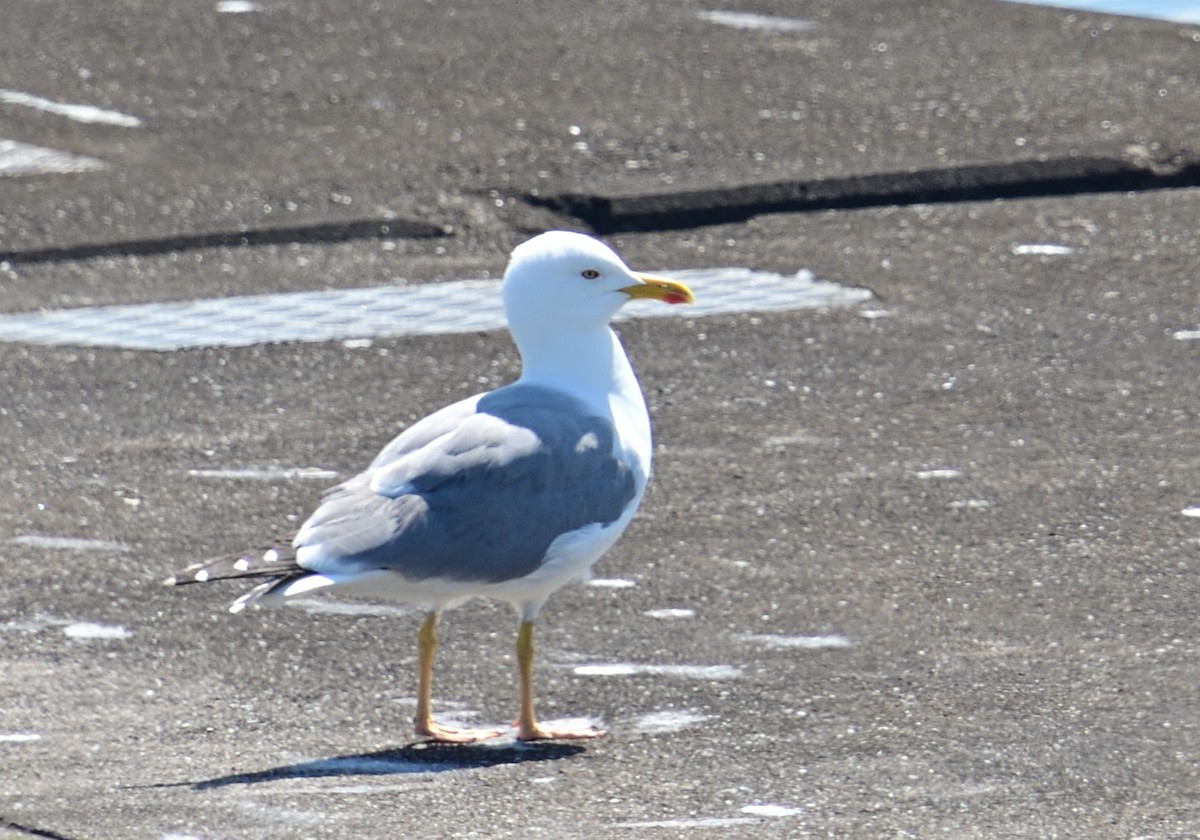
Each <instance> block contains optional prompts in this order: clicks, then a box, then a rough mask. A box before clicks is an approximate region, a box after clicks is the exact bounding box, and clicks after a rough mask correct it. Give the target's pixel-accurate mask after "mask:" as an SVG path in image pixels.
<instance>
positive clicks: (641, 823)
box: [611, 817, 758, 828]
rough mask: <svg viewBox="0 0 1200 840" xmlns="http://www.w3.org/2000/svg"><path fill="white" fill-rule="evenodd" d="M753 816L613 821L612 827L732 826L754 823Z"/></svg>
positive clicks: (755, 822) (755, 821)
mask: <svg viewBox="0 0 1200 840" xmlns="http://www.w3.org/2000/svg"><path fill="white" fill-rule="evenodd" d="M757 823H758V820H756V819H754V818H753V817H692V818H687V819H676V820H637V821H634V822H619V823H611V827H612V828H730V827H732V826H735V825H754V824H757Z"/></svg>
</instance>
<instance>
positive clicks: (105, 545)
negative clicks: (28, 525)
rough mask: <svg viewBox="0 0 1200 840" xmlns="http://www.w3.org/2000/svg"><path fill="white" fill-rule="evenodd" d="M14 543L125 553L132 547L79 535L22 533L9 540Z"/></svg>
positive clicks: (65, 549) (72, 549)
mask: <svg viewBox="0 0 1200 840" xmlns="http://www.w3.org/2000/svg"><path fill="white" fill-rule="evenodd" d="M9 542H10V543H12V544H13V545H26V546H29V547H30V548H48V549H55V550H59V551H108V552H115V553H117V554H124V553H126V552H129V551H131V550H132V549H131V548H130V547H129V546H127V545H125V544H124V543H119V542H113V541H111V540H90V539H82V538H79V537H51V536H46V535H44V534H22V535H20V536H16V537H13V538H12V539H10V540H9Z"/></svg>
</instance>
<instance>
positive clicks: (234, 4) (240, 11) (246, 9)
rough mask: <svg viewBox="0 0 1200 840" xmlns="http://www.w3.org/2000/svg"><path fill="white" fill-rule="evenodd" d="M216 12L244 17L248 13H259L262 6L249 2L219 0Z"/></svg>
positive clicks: (243, 0)
mask: <svg viewBox="0 0 1200 840" xmlns="http://www.w3.org/2000/svg"><path fill="white" fill-rule="evenodd" d="M217 11H218V12H220V13H221V14H224V15H244V14H249V13H250V12H261V11H262V6H260V5H258V4H257V3H252V2H250V0H221V2H219V3H217Z"/></svg>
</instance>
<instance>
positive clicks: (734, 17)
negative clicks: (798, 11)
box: [696, 11, 817, 32]
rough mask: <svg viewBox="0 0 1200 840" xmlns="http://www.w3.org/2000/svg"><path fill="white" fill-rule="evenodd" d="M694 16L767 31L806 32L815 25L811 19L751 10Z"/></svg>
mask: <svg viewBox="0 0 1200 840" xmlns="http://www.w3.org/2000/svg"><path fill="white" fill-rule="evenodd" d="M696 17H698V18H700V20H704V21H708V22H709V23H715V24H717V25H718V26H729V27H732V28H734V29H757V30H765V31H768V32H807V31H809V30H810V29H816V27H817V24H816V23H815V22H814V21H811V20H801V19H799V18H787V17H777V16H775V15H758V14H754V13H753V12H720V11H718V12H697V13H696Z"/></svg>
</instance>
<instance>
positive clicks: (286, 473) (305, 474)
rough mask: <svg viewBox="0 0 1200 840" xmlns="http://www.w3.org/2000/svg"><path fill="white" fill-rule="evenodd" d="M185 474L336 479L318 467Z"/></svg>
mask: <svg viewBox="0 0 1200 840" xmlns="http://www.w3.org/2000/svg"><path fill="white" fill-rule="evenodd" d="M187 474H188V475H189V476H191V477H192V478H222V479H232V480H241V479H249V480H253V481H283V480H286V479H292V478H307V479H321V480H324V481H331V480H333V479H335V478H337V477H338V473H337V472H336V471H334V470H323V469H321V468H320V467H262V468H259V467H230V468H228V469H224V468H216V469H194V470H188V471H187Z"/></svg>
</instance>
